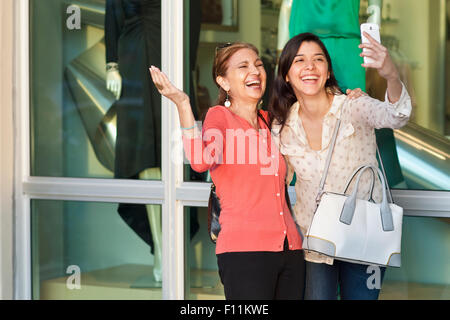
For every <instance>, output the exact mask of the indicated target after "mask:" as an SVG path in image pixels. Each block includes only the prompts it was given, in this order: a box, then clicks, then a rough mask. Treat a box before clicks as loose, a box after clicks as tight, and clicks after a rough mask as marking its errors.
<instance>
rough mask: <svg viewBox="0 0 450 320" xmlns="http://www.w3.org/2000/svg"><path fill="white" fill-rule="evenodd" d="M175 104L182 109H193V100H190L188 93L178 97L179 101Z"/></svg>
mask: <svg viewBox="0 0 450 320" xmlns="http://www.w3.org/2000/svg"><path fill="white" fill-rule="evenodd" d="M175 104H176V106H177V107H178V109H179V110H180V111H182V110H190V109H191V102H190V100H189V97H188V95H186V94H184V96H182V97H180V99H177V102H176V103H175Z"/></svg>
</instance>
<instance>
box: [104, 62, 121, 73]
mask: <svg viewBox="0 0 450 320" xmlns="http://www.w3.org/2000/svg"><path fill="white" fill-rule="evenodd" d="M109 71H119V64H118V63H117V62H108V63H107V64H106V72H109Z"/></svg>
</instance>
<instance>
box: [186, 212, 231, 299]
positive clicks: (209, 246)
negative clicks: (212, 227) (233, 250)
mask: <svg viewBox="0 0 450 320" xmlns="http://www.w3.org/2000/svg"><path fill="white" fill-rule="evenodd" d="M197 215H198V223H197ZM207 221H208V216H207V208H204V207H185V225H186V226H187V228H186V232H185V237H184V239H185V248H186V249H185V250H186V255H185V257H186V262H185V266H186V268H185V269H186V270H185V275H186V279H185V283H186V284H185V287H186V295H185V297H186V299H194V300H197V299H198V300H209V299H225V295H224V291H223V285H222V283H221V282H220V277H219V273H218V269H217V259H216V253H215V249H216V247H215V245H214V244H213V242H212V241H211V239H210V238H209V235H208V226H207Z"/></svg>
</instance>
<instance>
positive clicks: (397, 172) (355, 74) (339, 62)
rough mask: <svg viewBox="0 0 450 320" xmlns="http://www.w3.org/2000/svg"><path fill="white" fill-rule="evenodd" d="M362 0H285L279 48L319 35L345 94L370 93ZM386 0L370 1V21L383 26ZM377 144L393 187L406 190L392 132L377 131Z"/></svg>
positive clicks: (282, 6) (368, 10)
mask: <svg viewBox="0 0 450 320" xmlns="http://www.w3.org/2000/svg"><path fill="white" fill-rule="evenodd" d="M359 6H360V0H283V2H282V4H281V9H280V16H279V20H278V48H277V51H278V52H279V53H281V50H282V49H283V47H284V45H285V43H286V42H287V41H288V40H289V39H290V38H291V37H293V36H295V35H297V34H299V33H302V32H312V33H315V34H316V35H317V36H319V38H320V39H321V40H322V41H323V43H324V44H325V46H326V47H327V49H328V51H329V53H330V55H331V61H332V64H333V69H334V73H335V76H336V79H337V81H338V84H339V86H340V88H341V90H342V91H343V92H345V91H346V90H347V89H355V88H361V89H362V90H364V91H366V73H365V70H364V68H362V67H361V64H362V63H363V58H362V57H360V56H359V54H360V53H361V49H359V48H358V45H359V44H360V42H361V33H360V29H359ZM381 8H382V0H369V1H368V7H367V13H368V14H369V15H370V16H369V17H368V19H367V22H371V23H377V24H378V25H381ZM375 133H376V137H377V144H378V147H379V149H380V153H381V156H382V158H383V163H384V166H385V169H386V174H387V176H388V180H389V185H390V186H394V187H406V184H405V182H404V178H403V175H402V173H401V168H400V164H399V161H398V155H397V150H396V146H395V139H394V135H393V131H392V130H391V129H380V130H375Z"/></svg>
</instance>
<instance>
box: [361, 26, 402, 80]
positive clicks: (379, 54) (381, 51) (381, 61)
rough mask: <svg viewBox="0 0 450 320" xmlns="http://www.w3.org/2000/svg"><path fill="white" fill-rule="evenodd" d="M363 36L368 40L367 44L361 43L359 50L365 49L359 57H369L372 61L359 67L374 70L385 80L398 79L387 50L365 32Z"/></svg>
mask: <svg viewBox="0 0 450 320" xmlns="http://www.w3.org/2000/svg"><path fill="white" fill-rule="evenodd" d="M364 36H365V37H366V38H367V39H368V40H369V43H361V44H360V45H359V48H361V49H364V48H365V49H367V50H366V51H363V52H362V53H361V54H360V56H361V57H369V58H371V59H373V62H371V63H363V64H362V65H361V66H363V67H364V68H375V69H377V70H378V73H379V75H380V76H381V77H383V78H385V79H386V80H392V79H398V71H397V68H396V67H395V64H394V62H393V61H392V59H391V57H390V55H389V52H388V50H387V49H386V48H385V47H384V46H383V45H382V44H380V43H378V41H376V40H375V39H374V38H372V37H371V36H370V35H369V34H368V33H367V32H364Z"/></svg>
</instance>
